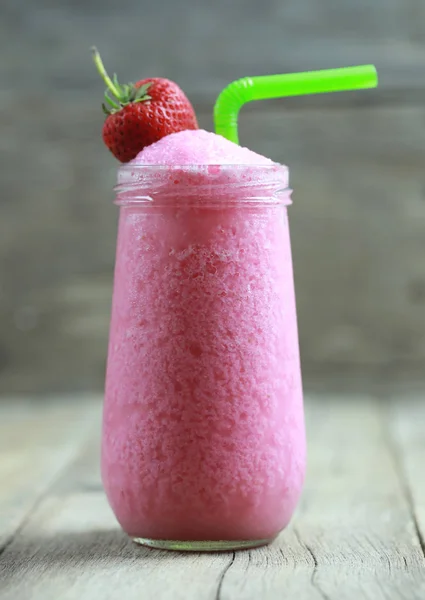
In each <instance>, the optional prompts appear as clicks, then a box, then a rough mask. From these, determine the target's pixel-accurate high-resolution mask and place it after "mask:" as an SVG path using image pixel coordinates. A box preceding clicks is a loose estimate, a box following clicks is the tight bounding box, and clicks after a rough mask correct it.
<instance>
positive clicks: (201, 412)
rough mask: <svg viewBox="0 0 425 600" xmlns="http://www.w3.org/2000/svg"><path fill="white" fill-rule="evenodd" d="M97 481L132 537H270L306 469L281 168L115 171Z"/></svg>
mask: <svg viewBox="0 0 425 600" xmlns="http://www.w3.org/2000/svg"><path fill="white" fill-rule="evenodd" d="M116 189H117V199H116V203H117V204H118V206H119V207H120V219H119V232H118V241H117V255H116V266H115V282H114V293H113V306H112V319H111V329H110V339H109V352H108V364H107V376H106V393H105V404H104V415H103V440H102V478H103V483H104V487H105V490H106V494H107V497H108V499H109V502H110V505H111V507H112V509H113V511H114V513H115V515H116V517H117V519H118V521H119V523H120V525H121V527H122V528H123V529H124V531H125V532H127V534H128V535H129V536H131V537H132V538H133V539H134V540H135V541H136V542H139V543H141V544H144V545H147V546H153V547H156V548H165V549H176V550H195V551H199V550H207V551H211V550H230V549H238V548H248V547H255V546H260V545H263V544H266V543H268V542H270V541H272V540H273V539H274V538H275V537H276V535H277V534H278V533H279V532H280V531H281V530H282V529H283V528H284V527H285V526H286V525H287V523H288V522H289V520H290V518H291V516H292V513H293V511H294V509H295V506H296V504H297V501H298V499H299V496H300V493H301V488H302V484H303V480H304V471H305V454H306V449H305V431H304V414H303V399H302V383H301V372H300V361H299V349H298V333H297V321H296V307H295V295H294V283H293V272H292V258H291V247H290V238H289V229H288V219H287V206H288V204H290V190H289V189H288V171H287V169H286V167H283V166H280V165H267V166H264V165H261V166H255V165H254V166H253V165H224V166H218V165H217V166H214V165H194V166H187V165H186V166H182V167H171V166H170V167H167V166H130V165H126V166H123V167H121V169H120V172H119V184H118V186H117V188H116Z"/></svg>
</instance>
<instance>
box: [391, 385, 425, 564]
mask: <svg viewBox="0 0 425 600" xmlns="http://www.w3.org/2000/svg"><path fill="white" fill-rule="evenodd" d="M424 400H425V395H424V394H409V395H407V396H406V397H405V398H403V402H399V401H397V398H395V397H393V398H392V403H391V408H390V412H389V419H388V429H389V439H390V444H391V446H392V448H393V453H394V459H395V461H396V465H397V468H398V469H399V472H400V474H401V478H402V482H403V485H404V487H405V490H406V494H407V497H408V499H409V502H410V505H411V510H412V513H413V518H414V521H415V526H416V529H417V534H418V536H419V539H420V542H421V546H422V551H423V552H424V553H425V479H424V461H425V436H424V423H425V403H424Z"/></svg>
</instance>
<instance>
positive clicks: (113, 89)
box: [91, 46, 122, 100]
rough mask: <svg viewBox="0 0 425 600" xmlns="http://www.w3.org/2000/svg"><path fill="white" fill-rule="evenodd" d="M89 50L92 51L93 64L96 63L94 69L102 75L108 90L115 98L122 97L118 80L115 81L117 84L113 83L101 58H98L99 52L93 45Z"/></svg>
mask: <svg viewBox="0 0 425 600" xmlns="http://www.w3.org/2000/svg"><path fill="white" fill-rule="evenodd" d="M91 52H92V56H93V61H94V64H95V65H96V69H97V70H98V73H99V75H100V76H101V77H102V79H103V81H104V82H105V85H106V87H107V88H108V90H110V91H111V92H112V94H113V95H114V96H115V98H117V100H120V99H121V97H122V93H121V90H120V86H119V84H118V82H117V84H118V85H115V84H114V83H113V81H112V79H111V78H110V77H109V75H108V73H107V72H106V69H105V67H104V65H103V62H102V59H101V58H100V54H99V52H98V51H97V48H96V47H95V46H93V47H92V48H91Z"/></svg>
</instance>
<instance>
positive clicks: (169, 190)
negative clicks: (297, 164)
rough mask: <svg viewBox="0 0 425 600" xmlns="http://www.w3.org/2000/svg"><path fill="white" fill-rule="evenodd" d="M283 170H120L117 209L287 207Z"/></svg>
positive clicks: (222, 167) (257, 167)
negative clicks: (144, 206)
mask: <svg viewBox="0 0 425 600" xmlns="http://www.w3.org/2000/svg"><path fill="white" fill-rule="evenodd" d="M288 179H289V175H288V169H287V167H285V166H282V165H278V164H273V163H272V164H267V165H207V164H205V165H183V166H169V165H130V164H128V165H124V166H123V167H121V168H120V170H119V172H118V184H117V186H116V187H115V192H116V200H115V203H116V204H117V205H119V206H129V205H136V206H143V205H146V206H148V205H149V206H194V207H195V206H196V207H201V206H205V207H207V206H208V207H213V206H216V207H223V206H228V205H232V206H234V205H240V206H253V205H257V206H262V205H264V206H265V205H270V204H273V205H276V204H283V205H289V204H291V190H290V189H289V187H288Z"/></svg>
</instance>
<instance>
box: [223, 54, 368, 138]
mask: <svg viewBox="0 0 425 600" xmlns="http://www.w3.org/2000/svg"><path fill="white" fill-rule="evenodd" d="M377 85H378V75H377V73H376V69H375V67H374V66H373V65H362V66H359V67H345V68H343V69H327V70H325V71H306V72H305V73H290V74H287V75H264V76H260V77H244V78H243V79H238V80H237V81H233V83H231V84H229V85H228V86H227V87H226V88H224V90H223V91H222V92H221V94H220V95H219V97H218V98H217V101H216V103H215V106H214V125H215V131H216V133H218V134H219V135H222V136H223V137H225V138H227V139H228V140H230V141H232V142H235V143H236V144H238V143H239V140H238V115H239V111H240V109H241V108H242V106H243V105H244V104H246V103H247V102H252V100H268V99H270V98H285V97H287V96H306V95H308V94H325V93H327V92H342V91H345V90H362V89H366V88H374V87H376V86H377Z"/></svg>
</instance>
